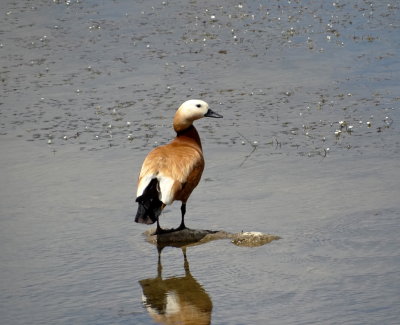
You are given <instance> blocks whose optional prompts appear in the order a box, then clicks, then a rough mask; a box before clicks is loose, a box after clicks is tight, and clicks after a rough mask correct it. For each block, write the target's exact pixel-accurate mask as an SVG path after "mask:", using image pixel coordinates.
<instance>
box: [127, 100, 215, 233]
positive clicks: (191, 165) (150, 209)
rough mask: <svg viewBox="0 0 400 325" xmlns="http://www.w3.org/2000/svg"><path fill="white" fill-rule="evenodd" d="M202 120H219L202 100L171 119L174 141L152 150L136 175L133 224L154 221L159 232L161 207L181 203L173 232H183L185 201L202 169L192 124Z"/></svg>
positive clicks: (186, 104) (188, 104)
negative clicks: (135, 210) (179, 217)
mask: <svg viewBox="0 0 400 325" xmlns="http://www.w3.org/2000/svg"><path fill="white" fill-rule="evenodd" d="M202 117H217V118H219V117H222V116H221V115H219V114H217V113H215V112H213V111H212V110H210V109H209V108H208V104H207V103H206V102H204V101H202V100H197V99H192V100H188V101H186V102H184V103H183V104H182V105H181V106H180V107H179V109H178V110H177V112H176V114H175V117H174V130H175V131H176V133H177V135H176V137H175V139H174V140H173V141H172V142H170V143H169V144H166V145H164V146H160V147H157V148H155V149H153V150H152V151H151V152H150V153H149V154H148V155H147V157H146V159H145V160H144V162H143V165H142V169H141V171H140V175H139V181H138V189H137V198H136V202H138V203H139V207H138V211H137V214H136V218H135V221H136V222H139V223H145V224H152V223H154V222H156V221H157V230H156V233H157V234H159V233H162V232H165V230H163V229H161V227H160V223H159V220H158V219H159V216H160V214H161V211H162V210H163V209H164V207H165V206H166V205H168V204H171V203H172V202H173V201H181V202H182V206H181V213H182V220H181V224H180V226H179V227H178V228H177V229H175V230H181V229H184V228H185V222H184V216H185V212H186V201H187V200H188V198H189V196H190V194H191V193H192V191H193V190H194V188H195V187H196V186H197V184H198V183H199V181H200V178H201V175H202V173H203V169H204V158H203V151H202V147H201V141H200V137H199V134H198V133H197V130H196V128H195V127H194V126H193V122H194V121H195V120H197V119H200V118H202Z"/></svg>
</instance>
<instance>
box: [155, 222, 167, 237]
mask: <svg viewBox="0 0 400 325" xmlns="http://www.w3.org/2000/svg"><path fill="white" fill-rule="evenodd" d="M158 219H159V218H157V229H156V232H155V233H154V235H159V234H163V233H165V230H164V229H162V228H161V226H160V222H159V221H158Z"/></svg>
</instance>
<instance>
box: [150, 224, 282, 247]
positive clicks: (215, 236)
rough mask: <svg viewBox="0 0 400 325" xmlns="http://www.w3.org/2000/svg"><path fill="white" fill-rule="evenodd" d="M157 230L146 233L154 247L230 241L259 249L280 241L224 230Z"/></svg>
mask: <svg viewBox="0 0 400 325" xmlns="http://www.w3.org/2000/svg"><path fill="white" fill-rule="evenodd" d="M154 232H155V230H154V229H152V230H148V231H146V232H145V233H144V235H145V237H146V240H147V241H148V242H149V243H151V244H154V245H157V246H161V247H165V246H174V247H187V246H194V245H201V244H205V243H207V242H210V241H213V240H220V239H230V240H231V242H232V243H233V244H235V245H236V246H244V247H257V246H262V245H265V244H268V243H270V242H271V241H273V240H277V239H280V237H279V236H275V235H270V234H263V233H261V232H240V233H235V234H233V233H229V232H226V231H223V230H203V229H189V228H186V229H184V230H179V231H172V232H167V233H165V234H160V235H155V234H154Z"/></svg>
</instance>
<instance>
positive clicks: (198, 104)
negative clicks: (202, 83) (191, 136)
mask: <svg viewBox="0 0 400 325" xmlns="http://www.w3.org/2000/svg"><path fill="white" fill-rule="evenodd" d="M203 117H222V115H219V114H217V113H215V112H213V111H212V110H211V109H209V108H208V104H207V103H206V102H205V101H203V100H200V99H190V100H187V101H186V102H184V103H183V104H182V105H181V106H180V107H179V108H178V110H177V111H176V113H175V117H174V129H175V131H177V132H179V131H182V130H185V129H187V128H188V127H190V126H191V125H192V124H193V121H195V120H198V119H200V118H203Z"/></svg>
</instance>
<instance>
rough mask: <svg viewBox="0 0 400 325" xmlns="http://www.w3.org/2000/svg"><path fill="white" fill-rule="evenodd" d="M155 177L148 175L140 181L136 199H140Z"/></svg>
mask: <svg viewBox="0 0 400 325" xmlns="http://www.w3.org/2000/svg"><path fill="white" fill-rule="evenodd" d="M155 177H156V175H146V176H144V177H143V178H142V179H141V180H140V182H139V184H138V188H137V192H136V197H139V196H141V195H142V194H143V192H144V190H145V189H146V187H147V186H148V185H149V183H150V181H151V180H152V179H153V178H155Z"/></svg>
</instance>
